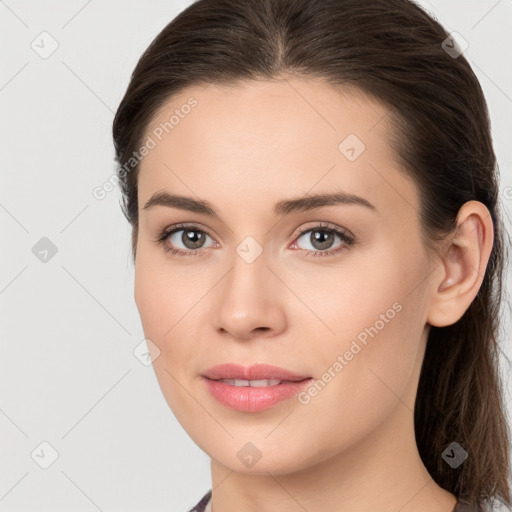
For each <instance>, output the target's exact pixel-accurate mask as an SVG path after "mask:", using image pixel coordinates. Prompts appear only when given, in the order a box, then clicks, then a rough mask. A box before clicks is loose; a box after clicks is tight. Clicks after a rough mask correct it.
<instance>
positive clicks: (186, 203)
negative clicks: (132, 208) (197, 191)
mask: <svg viewBox="0 0 512 512" xmlns="http://www.w3.org/2000/svg"><path fill="white" fill-rule="evenodd" d="M335 204H343V205H359V206H364V207H365V208H368V209H370V210H374V211H375V212H377V208H376V207H375V206H374V205H373V204H372V203H370V202H369V201H367V200H366V199H364V198H363V197H359V196H357V195H354V194H349V193H346V192H334V193H330V194H315V195H307V196H304V197H298V198H294V199H286V200H283V201H279V202H278V203H276V204H275V205H274V208H273V212H274V215H276V216H283V215H289V214H291V213H296V212H306V211H309V210H314V209H316V208H321V207H324V206H332V205H335ZM153 206H166V207H168V208H177V209H180V210H186V211H189V212H194V213H201V214H204V215H209V216H212V217H217V218H219V215H218V213H217V212H216V211H215V210H214V208H213V207H212V206H211V204H210V203H208V201H203V200H200V199H194V198H193V197H186V196H179V195H175V194H170V193H168V192H156V193H155V194H153V195H152V196H151V197H150V198H149V200H148V201H147V202H146V204H145V205H144V210H149V209H150V208H152V207H153Z"/></svg>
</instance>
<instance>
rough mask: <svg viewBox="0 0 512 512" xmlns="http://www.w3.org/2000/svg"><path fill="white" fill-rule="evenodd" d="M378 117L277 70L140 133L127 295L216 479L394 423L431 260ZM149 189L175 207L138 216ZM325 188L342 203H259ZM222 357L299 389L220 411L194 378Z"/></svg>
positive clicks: (363, 101)
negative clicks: (278, 373) (276, 374)
mask: <svg viewBox="0 0 512 512" xmlns="http://www.w3.org/2000/svg"><path fill="white" fill-rule="evenodd" d="M191 97H193V100H191V99H190V98H191ZM186 105H189V106H188V107H187V106H186ZM190 105H193V106H190ZM386 113H387V110H386V109H385V108H384V107H383V106H382V105H380V104H378V103H375V102H373V101H370V99H369V98H367V97H365V96H363V95H361V94H359V95H355V94H354V93H353V92H352V93H351V92H349V91H348V90H335V89H333V88H331V87H329V86H328V85H326V84H325V83H323V82H320V81H307V82H306V81H303V80H299V79H297V78H292V79H290V80H289V81H288V82H286V81H283V82H248V83H246V84H245V85H244V86H243V87H242V86H238V87H233V86H229V87H228V86H225V87H218V86H214V85H210V86H208V87H206V88H205V87H199V86H197V87H191V88H189V89H186V90H185V91H183V92H182V93H180V94H179V95H178V96H175V97H173V98H172V100H170V101H168V102H167V103H166V104H165V106H164V108H162V109H160V110H159V112H158V114H157V116H155V117H154V119H153V121H152V123H151V125H150V126H149V128H148V131H147V133H146V137H145V141H146V143H147V147H148V148H149V151H148V152H147V155H146V156H145V157H144V159H143V160H142V162H141V167H140V175H139V182H138V185H139V191H138V204H139V222H140V224H139V234H138V243H137V256H136V267H135V300H136V304H137V307H138V310H139V312H140V316H141V320H142V325H143V329H144V334H145V336H146V338H148V339H149V340H151V343H152V344H154V345H156V347H158V350H156V349H155V351H154V355H155V354H159V355H158V356H157V357H156V359H154V361H153V365H154V369H155V372H156V375H157V378H158V381H159V383H160V386H161V389H162V392H163V394H164V396H165V399H166V400H167V402H168V404H169V406H170V407H171V409H172V411H173V412H174V414H175V416H176V418H177V419H178V421H179V422H180V424H181V425H182V426H183V428H184V429H185V430H186V431H187V432H188V434H189V435H190V436H191V438H192V439H193V440H194V442H195V443H196V444H197V445H198V446H199V447H200V448H201V449H203V450H204V451H205V452H206V453H207V454H208V455H209V456H210V457H212V458H213V459H215V460H216V461H219V462H220V463H221V464H223V465H224V466H225V467H227V468H229V469H231V470H233V471H237V472H246V473H255V474H263V473H265V472H266V471H271V472H272V473H273V474H286V473H291V472H293V471H297V470H299V469H303V468H307V467H309V466H312V465H314V464H317V463H319V462H321V461H324V460H327V459H328V458H331V457H333V456H335V455H337V454H342V453H343V452H348V450H349V449H350V448H353V447H355V446H356V443H360V442H361V441H363V440H364V439H370V438H373V439H376V437H375V436H376V435H378V434H379V432H384V430H385V429H387V431H389V429H390V428H391V427H392V430H393V432H394V435H396V434H397V432H399V431H400V429H401V428H402V429H409V428H411V425H412V418H413V414H412V411H413V408H414V400H415V393H416V386H417V380H418V376H419V371H420V368H421V362H422V358H423V354H424V346H425V341H426V336H427V333H428V332H427V327H426V325H427V319H428V305H429V293H430V292H429V288H430V290H432V284H431V283H430V281H429V275H430V273H431V271H432V268H431V264H430V263H429V259H428V258H427V253H426V249H425V247H424V246H423V244H422V239H421V231H420V224H419V216H418V210H419V196H418V191H417V188H416V186H415V184H414V182H413V181H411V180H410V179H409V178H407V177H406V176H405V175H404V174H403V173H402V172H400V171H399V170H398V163H397V161H396V159H395V155H394V154H393V152H392V151H391V148H390V146H389V144H388V141H387V137H388V135H389V131H388V130H389V128H388V125H387V120H388V118H387V117H386ZM171 116H174V117H172V118H171ZM170 119H171V121H170V122H169V120H170ZM165 123H167V124H165ZM147 137H149V138H147ZM150 139H151V140H150ZM157 193H167V194H169V195H173V196H184V197H186V198H190V201H189V202H186V201H181V203H180V204H181V207H179V206H178V205H177V203H173V202H171V201H169V200H168V201H167V202H166V201H153V203H154V204H153V205H152V206H150V207H148V208H145V206H146V205H147V203H148V202H149V201H150V199H151V198H152V197H153V196H154V195H155V194H157ZM335 193H338V194H340V195H339V197H340V198H342V197H343V196H342V194H348V195H349V196H348V198H349V199H348V200H344V201H340V202H334V201H331V202H328V203H326V204H324V203H323V202H322V201H321V200H318V201H317V202H314V203H310V202H309V201H308V202H307V203H303V206H304V205H306V206H308V207H307V208H299V206H300V204H301V203H297V204H295V207H292V206H290V207H288V208H286V207H281V208H277V207H276V205H279V204H281V203H282V202H284V201H295V200H297V199H304V198H309V199H311V198H312V197H313V196H316V195H331V194H335ZM356 196H357V198H360V199H355V200H354V198H355V197H356ZM160 197H162V196H160ZM350 198H352V199H350ZM192 201H203V202H206V203H207V204H208V206H209V207H210V209H211V211H213V212H214V214H212V213H211V212H210V213H208V212H207V211H200V210H198V209H197V208H187V206H188V207H191V205H192ZM164 203H166V204H164ZM311 206H314V208H311ZM176 224H179V225H180V226H178V227H177V229H178V231H175V232H174V233H172V234H169V235H168V236H167V238H166V239H165V240H164V241H163V243H159V242H157V241H156V240H157V239H158V238H159V236H160V234H161V233H162V232H164V231H165V230H166V229H167V233H169V232H170V231H172V230H173V229H176V227H174V228H173V226H175V225H176ZM183 225H185V226H183ZM326 226H327V228H333V229H335V230H337V231H338V232H339V233H340V234H337V233H335V232H334V233H332V232H328V231H325V229H326ZM179 229H181V230H179ZM187 230H188V231H187ZM302 231H306V232H305V233H304V234H300V233H301V232H302ZM347 237H348V238H347ZM166 249H168V251H167V250H166ZM173 250H174V251H178V252H177V253H172V251H173ZM158 351H159V352H158ZM224 363H235V364H238V365H242V366H251V365H253V364H256V363H261V364H269V365H275V366H278V367H281V368H284V369H287V370H289V371H291V372H294V373H296V374H299V375H301V376H308V377H310V378H311V380H310V381H308V383H306V384H307V385H306V386H304V387H303V389H302V391H301V394H299V395H297V396H292V397H291V398H288V399H285V400H281V401H278V402H277V403H275V404H274V405H272V406H268V405H267V406H265V408H261V407H260V408H259V409H258V408H257V406H256V405H249V404H246V406H245V407H246V408H245V409H244V406H243V404H242V405H240V406H239V408H238V409H236V408H232V407H230V406H228V405H226V404H225V403H222V402H220V401H219V400H217V399H216V398H215V397H214V396H213V395H212V394H211V392H210V390H209V386H208V385H207V383H208V380H207V379H206V378H205V377H204V376H203V374H204V373H205V372H206V371H207V370H208V369H209V368H211V367H213V366H215V365H219V364H224ZM278 385H279V386H281V385H282V384H278ZM225 386H228V385H227V384H226V385H225ZM230 389H231V390H232V389H233V388H232V387H231V388H230ZM237 389H238V391H240V393H239V396H245V395H244V393H245V394H246V395H247V394H249V393H251V392H252V391H250V389H249V391H248V390H247V388H237ZM254 389H255V388H252V390H254ZM315 389H316V391H315ZM260 393H261V390H260ZM232 394H233V393H231V395H232ZM248 443H251V444H248ZM247 455H249V456H253V458H254V456H255V457H256V459H257V462H256V463H250V462H248V460H249V459H250V457H249V459H248V458H247Z"/></svg>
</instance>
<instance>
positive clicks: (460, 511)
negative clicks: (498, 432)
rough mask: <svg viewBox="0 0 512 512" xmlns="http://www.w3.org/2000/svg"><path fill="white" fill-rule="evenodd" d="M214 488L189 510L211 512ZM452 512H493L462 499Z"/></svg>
mask: <svg viewBox="0 0 512 512" xmlns="http://www.w3.org/2000/svg"><path fill="white" fill-rule="evenodd" d="M211 498H212V490H211V489H210V490H209V491H208V492H207V493H206V494H205V495H204V496H203V497H202V498H201V499H200V500H199V502H198V503H197V505H196V506H195V507H192V508H191V509H189V510H188V512H211V509H212V499H211ZM452 512H492V510H491V508H490V507H489V508H485V506H483V505H482V506H481V507H480V508H478V509H475V508H472V507H470V506H469V505H466V504H465V503H463V502H462V501H458V500H457V504H456V505H455V508H454V509H453V510H452Z"/></svg>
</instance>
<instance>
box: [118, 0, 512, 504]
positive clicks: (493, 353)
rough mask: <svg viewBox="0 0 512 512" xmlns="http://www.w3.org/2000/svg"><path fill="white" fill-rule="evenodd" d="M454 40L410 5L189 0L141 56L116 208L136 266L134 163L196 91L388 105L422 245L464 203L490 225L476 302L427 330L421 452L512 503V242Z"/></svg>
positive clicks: (435, 472)
mask: <svg viewBox="0 0 512 512" xmlns="http://www.w3.org/2000/svg"><path fill="white" fill-rule="evenodd" d="M449 36H450V34H449V33H448V32H447V31H446V30H445V29H444V28H443V27H442V26H441V25H440V24H439V23H438V22H437V21H436V20H435V19H434V18H433V17H432V16H431V15H429V14H427V13H426V12H425V11H424V10H423V9H422V8H420V7H419V6H418V5H417V4H415V3H413V2H412V1H407V0H366V1H364V2H362V1H360V0H321V1H320V0H199V1H196V2H194V3H193V4H191V5H190V6H189V7H187V8H186V9H185V10H183V11H182V12H181V13H180V14H179V15H178V16H176V17H175V18H174V19H173V20H172V21H171V22H170V23H169V24H168V25H167V26H165V28H164V29H163V30H162V31H161V32H160V33H159V34H158V35H157V37H156V38H155V39H154V40H153V42H152V43H151V44H150V45H149V47H148V48H147V49H146V51H145V52H144V53H143V55H142V56H141V58H140V60H139V61H138V63H137V65H136V67H135V69H134V71H133V73H132V76H131V80H130V83H129V86H128V88H127V91H126V93H125V95H124V97H123V99H122V101H121V103H120V105H119V108H118V110H117V113H116V115H115V119H114V122H113V139H114V146H115V152H116V162H117V164H118V180H119V184H120V188H121V193H122V204H121V208H122V210H123V213H124V215H125V217H126V218H127V220H128V221H129V223H130V224H131V225H132V257H133V261H134V262H135V259H136V246H137V237H138V204H137V201H138V197H137V194H138V193H137V177H138V173H139V162H136V164H135V165H133V164H131V169H129V171H127V170H126V169H127V163H128V162H129V161H130V159H131V158H132V156H133V154H134V152H136V151H137V150H138V148H140V146H141V145H142V141H143V137H144V136H145V135H146V131H147V130H148V127H149V124H150V122H151V121H152V119H153V118H154V116H155V115H156V113H157V111H158V110H159V109H160V108H161V107H162V106H163V105H164V104H165V103H166V102H167V101H169V100H170V99H171V97H172V96H173V95H175V94H177V93H179V92H181V91H183V90H184V89H186V88H187V87H189V86H193V85H202V84H205V85H206V84H212V83H214V84H219V85H236V84H237V83H238V84H240V83H244V82H250V81H251V80H275V79H277V78H278V77H280V76H283V75H284V74H288V75H290V76H295V77H301V78H315V79H322V80H324V81H325V82H326V83H327V84H329V85H332V86H342V87H345V88H350V89H352V90H355V91H359V92H362V93H363V94H366V95H367V97H368V98H373V99H376V100H377V101H379V102H380V103H381V104H383V105H385V106H386V107H387V108H388V110H389V114H388V116H387V118H388V119H387V121H388V122H389V123H390V126H391V127H392V130H391V135H390V136H389V138H390V144H391V147H392V148H393V150H394V152H395V154H396V158H397V160H398V161H399V163H400V165H401V167H402V171H403V172H406V173H407V174H408V175H409V176H410V177H412V178H413V180H414V181H415V183H416V184H417V187H418V190H419V192H420V205H419V210H420V211H419V215H420V220H421V226H422V235H423V236H424V240H425V241H426V245H427V247H435V244H436V243H437V242H439V241H442V240H444V239H446V237H447V236H449V235H450V234H452V233H453V230H454V229H455V228H456V217H457V213H458V211H459V209H460V207H461V206H462V205H463V204H464V203H465V202H466V201H470V200H476V201H480V202H482V203H483V204H484V205H485V206H486V207H487V209H488V210H489V212H490V215H491V217H492V222H493V227H494V240H493V248H492V252H491V255H490V259H489V262H488V265H487V268H486V271H485V275H484V278H483V282H482V285H481V287H480V289H479V291H478V293H477V295H476V297H475V299H474V300H473V302H472V303H471V304H470V306H469V307H468V309H467V310H466V312H465V313H464V315H463V316H462V317H461V318H460V319H459V320H458V321H457V322H456V323H454V324H453V325H450V326H447V327H435V326H431V328H430V332H429V337H428V341H427V347H426V352H425V356H424V360H423V365H422V369H421V374H420V379H419V384H418V393H417V398H416V402H415V408H414V426H415V435H416V442H417V446H418V450H419V453H420V456H421V459H422V461H423V463H424V464H425V466H426V468H427V470H428V471H429V473H430V475H431V477H432V478H433V480H434V481H435V482H436V483H437V484H438V485H440V486H441V487H443V488H444V489H446V490H448V491H449V492H451V493H453V494H454V495H455V496H456V497H457V499H459V500H460V501H462V502H464V503H467V504H469V505H471V506H474V507H478V506H481V503H482V502H483V501H484V500H491V499H496V500H501V501H502V502H504V503H505V504H507V505H508V506H510V505H511V496H510V488H509V486H510V482H509V478H510V462H509V453H510V432H509V430H508V426H507V417H506V409H505V404H504V398H503V394H502V393H503V391H502V389H501V386H500V373H499V370H498V368H499V357H500V353H501V354H502V355H504V354H503V353H502V351H501V350H500V345H499V342H498V338H499V332H500V329H501V326H502V321H501V318H500V316H501V315H500V306H501V305H503V303H504V300H503V299H504V290H503V289H502V281H503V279H504V273H505V268H504V263H505V261H506V253H507V250H508V245H507V244H506V243H505V242H506V241H508V238H506V237H505V235H506V231H505V229H504V226H503V222H502V219H501V215H500V206H499V191H498V179H499V176H498V167H497V163H496V157H495V154H494V150H493V146H492V139H491V133H490V120H489V114H488V110H487V104H486V101H485V98H484V94H483V92H482V89H481V87H480V84H479V82H478V79H477V78H476V76H475V74H474V73H473V71H472V69H471V67H470V65H469V63H468V61H467V60H466V58H465V57H464V55H463V54H459V55H458V56H457V54H455V55H454V54H453V52H452V54H450V53H448V51H446V50H445V48H446V41H450V40H447V38H448V37H449ZM449 46H453V45H451V44H450V45H449ZM456 48H457V47H456ZM191 115H194V114H193V113H192V114H191ZM132 161H133V158H132ZM130 163H131V162H130ZM505 357H506V356H505ZM507 360H508V358H507ZM452 442H457V443H458V444H459V445H460V446H461V447H462V448H463V449H464V450H466V451H467V453H468V457H467V459H466V460H465V461H464V462H463V463H462V464H461V465H460V466H458V467H457V468H452V467H451V466H450V465H449V464H447V463H446V462H445V460H443V457H442V454H443V451H444V450H445V449H447V448H448V447H449V446H450V444H451V443H452Z"/></svg>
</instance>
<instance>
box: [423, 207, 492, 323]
mask: <svg viewBox="0 0 512 512" xmlns="http://www.w3.org/2000/svg"><path fill="white" fill-rule="evenodd" d="M492 245H493V226H492V219H491V216H490V213H489V210H488V209H487V208H486V207H485V205H483V204H482V203H480V202H479V201H468V202H467V203H465V204H464V205H463V206H462V207H461V208H460V210H459V213H458V215H457V228H456V231H455V235H454V236H452V237H449V238H448V240H447V242H446V243H445V244H444V246H443V249H442V254H440V255H439V258H440V268H441V270H442V271H441V272H438V273H436V275H435V276H434V277H433V279H434V281H433V283H432V285H433V286H432V288H433V291H432V295H431V300H430V307H429V313H428V316H427V322H428V323H429V324H430V325H433V326H436V327H445V326H447V325H452V324H454V323H455V322H457V321H458V320H459V319H460V318H461V317H462V315H463V314H464V313H465V311H466V310H467V309H468V307H469V306H470V304H471V302H472V301H473V300H474V298H475V297H476V295H477V293H478V290H479V289H480V286H481V285H482V281H483V278H484V275H485V270H486V268H487V263H488V261H489V257H490V255H491V250H492Z"/></svg>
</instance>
